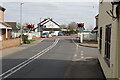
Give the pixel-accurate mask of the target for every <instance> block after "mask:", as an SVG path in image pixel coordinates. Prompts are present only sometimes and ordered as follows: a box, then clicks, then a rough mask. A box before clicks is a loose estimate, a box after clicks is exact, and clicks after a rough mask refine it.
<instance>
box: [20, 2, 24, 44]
mask: <svg viewBox="0 0 120 80" xmlns="http://www.w3.org/2000/svg"><path fill="white" fill-rule="evenodd" d="M23 4H24V3H20V26H21V44H22V43H23V41H22V34H23V30H22V29H23V28H22V5H23Z"/></svg>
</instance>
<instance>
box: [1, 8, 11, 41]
mask: <svg viewBox="0 0 120 80" xmlns="http://www.w3.org/2000/svg"><path fill="white" fill-rule="evenodd" d="M4 11H5V8H3V7H1V6H0V41H1V40H6V39H10V31H11V29H12V28H11V27H10V25H8V24H7V23H5V22H4Z"/></svg>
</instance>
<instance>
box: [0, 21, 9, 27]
mask: <svg viewBox="0 0 120 80" xmlns="http://www.w3.org/2000/svg"><path fill="white" fill-rule="evenodd" d="M0 23H1V24H2V25H4V26H7V27H10V25H9V24H7V23H5V22H0Z"/></svg>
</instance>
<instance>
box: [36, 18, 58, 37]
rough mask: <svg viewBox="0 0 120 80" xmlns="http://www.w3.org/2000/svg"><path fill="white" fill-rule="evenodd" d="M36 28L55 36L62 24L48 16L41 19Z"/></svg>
mask: <svg viewBox="0 0 120 80" xmlns="http://www.w3.org/2000/svg"><path fill="white" fill-rule="evenodd" d="M36 29H37V30H38V32H39V31H41V32H42V33H45V32H47V33H50V34H52V35H54V36H57V35H58V33H59V31H60V25H59V24H58V23H56V22H55V21H53V19H51V18H47V19H44V20H43V21H41V22H40V23H39V24H38V27H37V28H36Z"/></svg>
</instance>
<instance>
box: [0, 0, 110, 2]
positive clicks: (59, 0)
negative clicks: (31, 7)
mask: <svg viewBox="0 0 120 80" xmlns="http://www.w3.org/2000/svg"><path fill="white" fill-rule="evenodd" d="M107 1H110V0H107ZM1 2H99V0H1Z"/></svg>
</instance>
